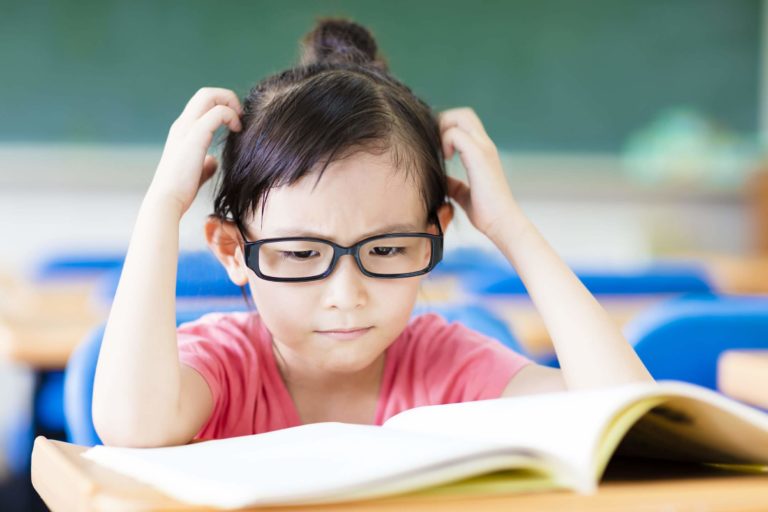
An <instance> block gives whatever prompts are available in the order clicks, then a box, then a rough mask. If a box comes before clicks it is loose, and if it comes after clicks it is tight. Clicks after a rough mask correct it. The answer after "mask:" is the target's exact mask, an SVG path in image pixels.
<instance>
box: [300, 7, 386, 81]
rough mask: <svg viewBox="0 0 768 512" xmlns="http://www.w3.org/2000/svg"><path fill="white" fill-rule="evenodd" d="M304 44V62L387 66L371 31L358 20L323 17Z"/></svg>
mask: <svg viewBox="0 0 768 512" xmlns="http://www.w3.org/2000/svg"><path fill="white" fill-rule="evenodd" d="M301 43H302V55H301V64H302V65H310V64H315V63H330V64H335V63H354V64H361V65H373V66H376V67H379V68H381V69H383V70H386V69H387V63H386V61H385V60H384V58H383V57H382V56H381V55H379V54H378V46H377V45H376V40H375V39H374V38H373V35H371V32H370V31H369V30H368V29H367V28H365V27H363V26H362V25H360V24H358V23H355V22H354V21H350V20H346V19H343V18H320V19H318V20H317V23H316V25H315V28H314V29H312V31H310V32H309V33H308V34H307V35H305V36H304V39H302V42H301Z"/></svg>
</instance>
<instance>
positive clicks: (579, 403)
mask: <svg viewBox="0 0 768 512" xmlns="http://www.w3.org/2000/svg"><path fill="white" fill-rule="evenodd" d="M617 451H618V452H620V453H622V454H627V455H631V456H645V457H652V458H662V459H674V460H684V461H695V462H704V463H719V464H734V465H744V464H748V465H750V467H751V469H753V470H756V471H768V414H765V413H763V412H760V411H758V410H757V409H753V408H751V407H749V406H746V405H743V404H740V403H738V402H736V401H734V400H730V399H728V398H726V397H724V396H722V395H720V394H718V393H716V392H714V391H711V390H708V389H705V388H702V387H699V386H695V385H692V384H686V383H682V382H672V381H666V382H664V381H662V382H659V383H638V384H630V385H625V386H620V387H616V388H606V389H596V390H583V391H582V390H580V391H570V392H559V393H549V394H539V395H530V396H523V397H510V398H499V399H494V400H481V401H475V402H464V403H457V404H447V405H433V406H425V407H417V408H415V409H410V410H407V411H403V412H401V413H400V414H397V415H396V416H393V417H392V418H390V419H389V420H388V421H387V422H386V423H385V424H384V425H383V426H373V425H356V424H348V423H334V422H327V423H314V424H308V425H302V426H299V427H293V428H286V429H282V430H276V431H273V432H268V433H264V434H256V435H250V436H242V437H234V438H229V439H222V440H215V441H205V442H201V443H195V444H190V445H185V446H176V447H167V448H117V447H105V446H96V447H94V448H91V449H90V450H87V451H86V452H84V453H83V456H84V457H87V458H88V459H91V460H93V461H96V462H97V463H99V464H102V465H104V466H107V467H108V468H110V469H113V470H115V471H118V472H121V473H124V474H126V475H128V476H131V477H133V478H135V479H137V480H139V481H142V482H144V483H146V484H149V485H151V486H153V487H155V488H157V489H158V490H160V491H161V492H163V493H165V494H167V495H169V496H171V497H173V498H175V499H177V500H179V501H183V502H187V503H190V504H198V505H207V506H213V507H219V508H238V507H245V506H258V505H281V504H282V505H296V504H310V503H327V502H340V501H349V500H359V499H367V498H374V497H381V496H386V495H391V494H398V493H404V492H409V491H415V490H419V489H427V488H434V486H439V485H446V484H450V483H453V485H457V482H460V481H462V480H465V479H467V478H469V477H476V476H478V475H483V474H487V473H491V472H498V471H501V470H513V471H506V472H505V473H504V475H505V478H507V479H511V480H512V481H514V484H515V486H514V487H516V488H517V489H518V490H528V491H530V490H542V489H556V488H559V489H562V488H566V489H572V490H574V491H577V492H581V493H590V492H594V491H595V489H596V487H597V484H598V482H599V480H600V478H601V476H602V473H603V470H604V469H605V467H606V465H607V463H608V461H609V459H610V458H611V456H612V455H613V454H614V453H615V452H617ZM465 481H466V480H465ZM459 485H460V484H459Z"/></svg>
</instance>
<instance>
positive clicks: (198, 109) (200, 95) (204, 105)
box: [178, 87, 243, 127]
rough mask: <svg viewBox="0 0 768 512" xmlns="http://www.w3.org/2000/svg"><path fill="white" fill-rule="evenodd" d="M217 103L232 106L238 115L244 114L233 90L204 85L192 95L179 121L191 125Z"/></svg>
mask: <svg viewBox="0 0 768 512" xmlns="http://www.w3.org/2000/svg"><path fill="white" fill-rule="evenodd" d="M217 105H226V106H228V107H230V108H231V109H232V110H234V111H235V112H237V114H238V116H241V115H242V114H243V108H242V106H241V105H240V100H239V99H238V98H237V95H236V94H235V93H234V92H233V91H231V90H229V89H223V88H220V87H203V88H202V89H200V90H198V91H197V92H196V93H195V94H194V96H192V98H191V99H190V100H189V102H188V103H187V105H186V107H184V111H183V112H182V113H181V115H180V116H179V119H178V123H179V125H181V126H182V127H189V126H191V125H192V123H194V122H195V121H196V120H197V119H200V118H201V117H202V116H203V115H205V113H206V112H208V111H210V110H211V109H212V108H214V107H215V106H217Z"/></svg>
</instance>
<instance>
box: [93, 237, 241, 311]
mask: <svg viewBox="0 0 768 512" xmlns="http://www.w3.org/2000/svg"><path fill="white" fill-rule="evenodd" d="M121 273H122V265H121V266H119V267H117V268H113V269H112V270H110V271H109V272H108V273H106V274H105V275H104V276H103V277H102V278H101V281H100V282H99V284H98V286H97V288H96V290H95V291H94V302H96V303H100V304H110V303H111V302H112V299H113V298H114V296H115V292H116V291H117V285H118V283H119V282H120V274H121ZM241 296H242V292H241V290H240V287H239V286H237V285H235V284H234V283H233V282H232V281H230V279H229V276H227V272H226V270H225V269H224V267H223V266H222V265H221V263H219V261H218V260H217V259H216V257H215V256H214V255H213V254H212V253H211V252H210V251H207V250H205V251H181V252H180V253H179V262H178V266H177V270H176V297H177V298H181V299H184V298H200V297H235V298H240V297H241Z"/></svg>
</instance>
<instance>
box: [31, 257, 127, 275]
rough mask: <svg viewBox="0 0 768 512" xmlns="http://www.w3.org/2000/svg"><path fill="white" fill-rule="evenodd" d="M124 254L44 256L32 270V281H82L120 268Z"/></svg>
mask: <svg viewBox="0 0 768 512" xmlns="http://www.w3.org/2000/svg"><path fill="white" fill-rule="evenodd" d="M124 258H125V254H124V252H107V251H98V252H61V253H53V254H50V255H48V256H45V257H44V258H43V259H41V260H40V261H38V262H36V263H35V264H34V266H33V269H32V276H31V277H32V279H33V280H35V281H49V280H59V279H83V278H90V277H95V276H98V275H99V274H103V273H105V272H109V271H110V270H114V269H117V268H120V267H121V266H122V265H123V260H124Z"/></svg>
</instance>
